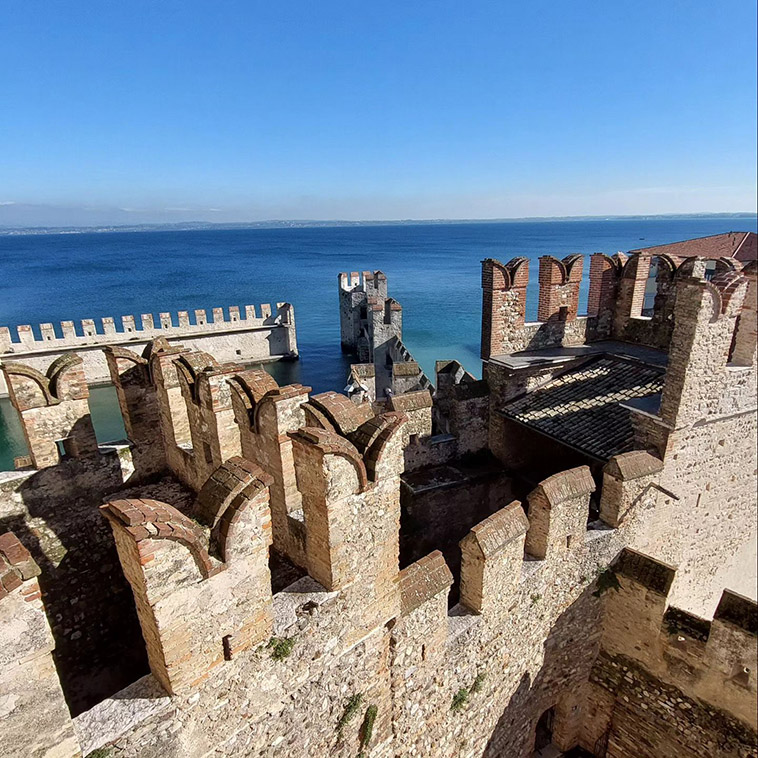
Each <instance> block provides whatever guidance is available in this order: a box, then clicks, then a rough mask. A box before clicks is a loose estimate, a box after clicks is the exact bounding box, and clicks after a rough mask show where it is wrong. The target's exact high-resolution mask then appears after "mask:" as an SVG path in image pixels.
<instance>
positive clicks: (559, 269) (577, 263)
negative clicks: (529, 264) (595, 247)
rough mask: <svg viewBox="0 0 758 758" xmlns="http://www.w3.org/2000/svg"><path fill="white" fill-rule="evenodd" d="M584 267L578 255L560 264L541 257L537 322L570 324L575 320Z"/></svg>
mask: <svg viewBox="0 0 758 758" xmlns="http://www.w3.org/2000/svg"><path fill="white" fill-rule="evenodd" d="M583 265H584V259H583V257H582V256H581V255H569V256H567V257H566V258H564V259H563V260H561V261H559V260H558V259H557V258H554V257H553V256H552V255H543V256H541V257H540V274H539V281H540V299H539V305H538V307H537V320H538V321H551V320H553V321H554V320H558V321H573V320H574V319H575V318H576V316H577V313H578V311H579V285H580V284H581V282H582V267H583Z"/></svg>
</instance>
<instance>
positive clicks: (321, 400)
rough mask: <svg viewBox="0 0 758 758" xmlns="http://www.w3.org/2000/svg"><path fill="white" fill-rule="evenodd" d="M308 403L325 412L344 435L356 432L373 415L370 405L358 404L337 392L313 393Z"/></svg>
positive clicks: (329, 420) (332, 424)
mask: <svg viewBox="0 0 758 758" xmlns="http://www.w3.org/2000/svg"><path fill="white" fill-rule="evenodd" d="M308 405H309V406H311V408H315V409H316V410H317V411H319V412H320V413H321V414H323V416H325V417H326V419H327V420H328V422H329V424H330V425H331V426H332V427H333V428H334V429H336V430H337V431H338V432H339V433H340V434H341V435H343V436H347V435H349V434H351V433H352V432H355V430H356V429H358V428H359V427H360V426H361V425H362V424H364V423H366V422H367V421H369V420H370V419H371V417H372V416H373V411H372V410H371V408H370V406H368V407H366V405H363V404H361V405H358V404H356V403H354V402H353V401H352V400H350V398H348V397H347V396H346V395H340V394H339V393H337V392H322V393H320V394H318V395H312V396H311V398H310V399H309V401H308ZM317 418H318V416H317Z"/></svg>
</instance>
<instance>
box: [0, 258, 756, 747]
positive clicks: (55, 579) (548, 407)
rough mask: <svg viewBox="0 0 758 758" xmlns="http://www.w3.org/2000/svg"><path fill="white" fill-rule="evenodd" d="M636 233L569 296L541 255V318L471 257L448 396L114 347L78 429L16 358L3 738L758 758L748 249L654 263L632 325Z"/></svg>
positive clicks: (44, 383) (55, 374)
mask: <svg viewBox="0 0 758 758" xmlns="http://www.w3.org/2000/svg"><path fill="white" fill-rule="evenodd" d="M645 255H646V254H645V253H644V252H643V253H640V254H638V255H632V256H629V257H628V258H627V257H625V256H618V257H614V258H606V257H605V256H602V257H598V256H593V258H592V261H591V264H590V267H589V270H590V279H591V284H590V289H591V295H590V311H591V312H590V313H589V314H588V315H586V316H585V315H580V314H579V313H578V306H577V303H578V282H579V281H580V273H581V270H582V260H581V258H580V257H577V256H572V257H570V258H568V259H564V260H563V261H558V260H556V259H552V258H550V257H549V256H545V257H543V258H542V259H541V260H540V288H541V295H540V309H539V315H540V319H541V320H540V321H539V322H536V323H534V324H527V323H525V321H524V313H525V293H526V284H527V281H528V262H527V261H525V260H524V259H516V260H515V261H512V262H510V263H506V264H502V263H499V262H497V261H493V260H487V261H484V262H483V278H482V281H483V334H482V355H483V358H484V360H485V366H484V376H485V378H484V379H483V380H476V379H475V378H474V377H473V376H472V375H471V374H469V373H467V372H466V371H465V369H463V367H462V366H460V364H457V363H456V362H454V361H453V362H451V361H440V362H438V364H437V378H436V381H437V388H436V391H435V392H434V395H432V394H431V393H430V391H429V389H419V388H417V389H415V390H413V391H409V392H404V393H398V394H396V395H392V396H390V397H388V398H387V400H386V402H384V403H372V402H363V403H356V402H355V401H354V399H350V398H348V397H347V396H345V395H341V394H339V393H336V392H326V393H320V394H316V395H314V394H312V393H311V390H310V388H309V387H304V386H302V385H290V386H286V387H280V386H278V384H277V383H276V381H275V380H274V379H273V378H272V377H271V376H269V375H268V374H266V373H265V372H263V371H260V370H256V369H247V368H245V367H244V366H241V365H239V364H238V363H237V362H236V361H232V362H229V361H224V360H218V359H217V358H216V357H214V356H212V355H211V354H209V353H206V352H203V351H199V350H195V349H192V348H191V347H189V346H187V345H180V344H176V343H174V344H169V342H168V341H166V340H165V339H155V340H153V341H152V342H151V343H150V344H149V345H147V347H146V348H145V350H143V351H141V352H135V351H132V350H129V349H128V348H125V347H123V346H121V345H112V346H108V347H106V349H105V360H106V361H107V364H106V365H107V366H108V367H109V371H110V375H111V377H112V380H113V382H114V384H115V386H116V390H117V395H118V398H119V403H120V407H121V411H122V414H123V416H124V422H125V427H126V429H127V430H128V434H129V443H128V444H126V445H123V446H118V447H114V446H111V447H98V445H97V443H96V441H95V439H94V432H93V431H92V427H91V422H90V420H89V413H88V408H87V383H88V377H87V376H86V364H83V363H82V361H81V360H79V359H77V358H76V357H75V356H67V357H66V358H65V359H64V360H57V361H54V362H52V363H51V365H50V366H49V368H47V370H45V371H44V372H43V371H42V370H36V369H33V368H29V367H27V366H23V365H19V364H18V363H17V362H13V361H11V362H10V363H3V366H2V370H3V373H4V376H5V379H6V381H7V383H8V386H9V390H10V395H11V399H12V401H13V403H14V406H15V407H16V409H17V411H18V414H19V417H20V419H21V423H22V425H23V426H24V430H25V434H26V436H27V440H28V442H29V448H30V451H31V460H30V465H29V466H28V467H26V468H22V469H20V470H18V471H16V472H9V473H6V474H3V475H2V476H0V527H2V528H0V650H1V651H3V652H2V653H0V683H1V684H2V687H0V719H2V721H1V722H0V723H2V726H3V740H2V744H3V755H5V756H9V758H28V757H29V756H32V757H34V758H37V757H40V758H41V757H43V756H44V757H46V758H53V757H55V758H81V757H82V756H86V755H89V754H93V755H94V756H97V757H98V758H104V757H105V756H108V757H109V758H116V756H123V757H124V758H128V757H132V756H134V757H135V758H136V757H137V756H139V758H187V757H190V758H195V757H197V758H200V757H201V756H202V757H206V756H207V757H209V758H210V756H213V757H214V758H221V757H222V756H230V757H231V756H271V757H275V756H282V758H284V757H285V756H286V757H287V758H289V757H291V756H295V757H297V756H303V757H304V758H305V757H306V756H314V755H315V756H321V755H334V756H343V757H344V758H347V757H348V756H350V757H351V758H355V757H356V756H362V757H363V758H369V756H371V757H374V758H390V756H393V757H394V756H397V757H400V756H403V757H405V756H443V757H445V758H447V757H450V758H453V757H454V756H455V757H465V758H469V757H470V758H474V757H477V758H479V757H485V756H486V757H487V758H495V757H500V756H504V757H506V758H531V756H533V755H535V751H536V750H537V751H540V750H543V749H548V746H550V747H549V749H550V750H552V751H557V752H558V753H562V752H568V751H573V750H581V751H584V752H583V753H582V755H591V756H595V757H596V758H603V757H607V758H629V757H630V756H635V758H637V757H639V758H699V757H700V756H705V755H707V756H714V757H715V758H734V757H737V758H756V757H758V733H757V731H756V729H757V726H758V724H757V722H756V704H757V696H758V680H757V679H756V671H757V669H758V659H757V656H756V642H757V637H756V635H757V634H758V606H756V602H755V578H756V577H755V565H754V560H753V561H752V563H751V556H753V555H754V553H753V552H752V551H753V550H754V544H755V521H756V497H755V486H756V458H755V456H756V452H755V449H756V444H755V443H756V394H755V381H756V345H755V312H756V304H755V297H756V268H755V265H754V264H751V263H747V264H745V265H743V264H742V263H739V262H738V263H733V265H729V266H728V267H727V266H726V264H724V266H722V269H723V270H720V271H716V273H715V274H714V275H712V276H709V277H706V276H705V271H706V263H707V262H706V261H703V260H701V259H698V258H691V259H688V260H687V261H685V262H681V261H672V262H671V263H672V266H671V269H670V270H668V269H666V268H665V266H662V265H660V264H659V263H658V265H657V268H656V270H657V271H661V272H663V273H661V274H660V277H661V278H660V281H659V292H658V297H657V298H656V304H655V308H654V312H653V314H652V316H647V317H643V316H641V315H635V309H636V307H637V305H636V303H637V300H638V296H637V289H638V286H637V285H638V282H639V281H641V280H642V279H644V278H645V277H643V276H642V274H641V273H640V271H642V270H643V269H645V270H649V266H648V264H649V263H650V261H647V260H645V259H644V258H645ZM646 266H647V268H645V267H646ZM710 270H711V271H713V267H711V269H710ZM625 272H626V273H625ZM649 278H650V277H649V276H648V277H647V279H649ZM365 281H366V280H365V279H364V282H365ZM370 281H371V282H372V284H371V288H373V289H377V291H378V286H377V284H376V283H377V282H378V283H379V284H382V280H381V279H379V277H378V273H377V274H374V275H372V276H371V279H370ZM383 282H384V285H383V286H384V287H385V290H384V296H386V279H384V280H383ZM355 284H356V287H357V286H358V284H359V280H358V281H357V282H356V283H355ZM627 285H628V286H627ZM367 286H368V285H366V284H364V288H365V287H367ZM344 292H345V293H346V294H345V295H344V299H345V302H346V303H347V302H348V299H349V301H350V303H351V306H350V307H351V308H352V302H353V295H354V294H355V287H352V286H348V287H347V288H345V289H344ZM363 294H364V295H365V294H366V293H365V291H364V292H363ZM348 295H349V298H348ZM342 298H343V295H342V294H341V299H342ZM360 299H361V298H360V297H357V300H356V302H358V308H360V302H359V301H360ZM357 312H358V315H360V310H358V311H357ZM390 312H391V308H390ZM354 315H355V313H354V311H353V310H349V309H348V310H345V312H344V313H343V314H342V317H341V318H342V322H343V343H344V342H345V340H346V332H345V328H346V327H345V324H348V325H349V324H353V323H354V322H353V321H351V319H352V318H353V316H354ZM351 334H352V332H351ZM349 339H350V338H349V337H348V341H349ZM349 347H350V348H351V349H352V345H349ZM640 366H646V367H648V369H649V370H650V371H652V372H653V373H654V374H655V375H656V376H658V375H660V377H661V379H660V384H659V385H658V384H656V385H655V388H657V391H654V390H655V388H653V389H651V388H650V387H649V386H648V385H644V386H643V385H640V384H639V383H637V384H635V382H634V381H632V382H629V381H628V378H629V376H632V378H634V377H635V376H637V373H635V372H639V367H640ZM651 367H652V368H651ZM630 372H631V373H630ZM598 388H601V389H598ZM598 392H601V393H605V394H601V395H600V396H598V394H597V393H598ZM530 396H532V400H531V406H529V403H527V404H526V409H524V403H525V398H526V399H527V400H528V399H529V398H530ZM556 398H557V400H556ZM514 403H518V404H519V405H518V408H519V409H520V410H519V413H515V412H513V411H512V410H510V409H511V408H512V405H513V404H514ZM546 418H550V419H553V421H551V423H550V424H549V425H547V424H546V422H545V419H546ZM597 419H601V421H598V420H597ZM561 423H566V424H570V425H571V428H572V429H574V430H575V429H576V428H577V426H581V428H582V429H584V431H583V432H582V434H581V435H578V436H577V435H575V436H572V437H571V438H570V439H571V440H572V442H571V443H570V444H568V443H567V442H566V439H567V437H566V438H562V436H561V429H562V427H561ZM566 428H568V427H566ZM546 430H549V433H548V432H546ZM611 431H612V432H613V434H612V435H611V434H610V432H611ZM599 441H600V442H602V443H603V445H604V446H603V445H601V446H598V445H596V443H598V444H599ZM614 445H615V447H614ZM601 449H602V450H603V451H605V452H604V453H603V454H602V455H601V454H599V453H597V452H593V451H596V450H601ZM411 525H412V527H413V529H412V530H411V531H410V532H409V531H408V530H409V528H410V526H411ZM414 530H415V531H414ZM414 551H415V552H414ZM74 601H75V602H74Z"/></svg>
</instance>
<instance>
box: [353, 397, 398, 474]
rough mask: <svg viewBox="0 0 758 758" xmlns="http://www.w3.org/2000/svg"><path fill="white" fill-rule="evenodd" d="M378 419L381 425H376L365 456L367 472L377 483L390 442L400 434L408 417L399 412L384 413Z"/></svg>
mask: <svg viewBox="0 0 758 758" xmlns="http://www.w3.org/2000/svg"><path fill="white" fill-rule="evenodd" d="M378 418H379V419H380V423H379V424H377V425H376V427H375V429H374V433H373V434H372V436H371V439H370V441H369V442H368V444H367V446H366V452H365V453H364V456H363V460H364V462H365V465H366V471H367V473H368V475H369V477H370V478H371V480H372V481H376V479H377V473H378V471H379V468H380V467H381V465H382V463H383V462H384V456H385V453H386V451H387V448H388V446H389V443H390V441H391V440H392V439H393V437H395V435H396V434H398V433H399V432H400V430H401V429H402V427H403V425H404V424H405V422H406V421H407V420H408V417H407V416H406V415H405V414H404V413H400V412H397V411H393V412H390V413H384V414H382V415H381V416H379V417H378Z"/></svg>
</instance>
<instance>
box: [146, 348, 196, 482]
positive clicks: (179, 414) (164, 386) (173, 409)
mask: <svg viewBox="0 0 758 758" xmlns="http://www.w3.org/2000/svg"><path fill="white" fill-rule="evenodd" d="M189 352H190V351H189V350H188V349H187V348H184V347H182V346H176V347H170V346H169V344H168V342H167V341H166V340H165V339H163V338H161V337H159V338H158V339H155V340H153V341H152V342H151V343H150V344H149V345H148V346H147V348H146V349H145V353H146V356H148V355H149V358H148V363H149V366H150V373H151V375H152V379H153V383H154V385H155V392H156V397H157V400H158V409H159V413H160V424H161V432H162V434H163V442H164V445H165V455H166V463H167V464H168V467H169V469H171V471H172V472H173V473H174V474H175V475H176V476H178V477H179V478H180V479H182V480H183V481H185V482H187V481H188V469H189V467H188V461H189V458H190V456H191V455H192V443H191V438H190V426H189V416H188V415H187V406H186V404H185V402H184V398H183V396H182V388H181V385H180V384H179V376H178V374H177V370H176V361H177V360H178V359H179V358H180V357H181V356H183V355H186V354H188V353H189Z"/></svg>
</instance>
